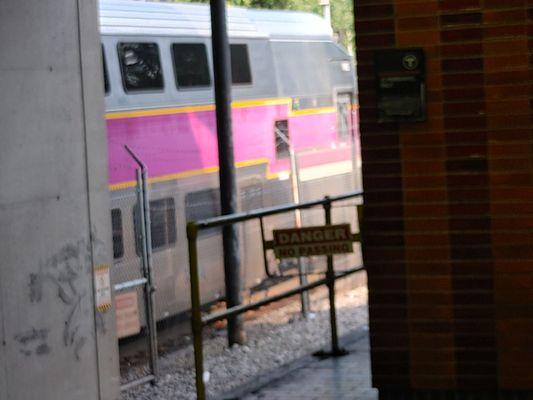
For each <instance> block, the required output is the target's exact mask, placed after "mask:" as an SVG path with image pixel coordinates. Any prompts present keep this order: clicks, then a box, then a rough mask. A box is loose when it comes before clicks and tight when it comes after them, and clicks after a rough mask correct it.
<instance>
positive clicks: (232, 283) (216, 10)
mask: <svg viewBox="0 0 533 400" xmlns="http://www.w3.org/2000/svg"><path fill="white" fill-rule="evenodd" d="M211 40H212V47H213V71H214V75H215V102H216V116H217V136H218V161H219V166H220V171H219V177H220V205H221V211H222V214H223V215H225V214H233V213H235V212H237V186H236V183H235V163H234V159H233V138H232V130H231V69H230V65H231V64H230V51H229V41H228V32H227V28H226V2H225V0H211ZM237 234H238V232H237V226H235V225H231V226H224V228H223V245H224V275H225V283H226V304H227V306H228V307H233V306H236V305H239V304H241V290H240V289H241V284H240V278H241V277H240V259H239V242H238V236H237ZM244 339H245V338H244V330H243V327H242V317H240V316H233V317H229V318H228V344H229V345H230V346H231V345H233V344H235V343H239V344H242V343H243V342H244Z"/></svg>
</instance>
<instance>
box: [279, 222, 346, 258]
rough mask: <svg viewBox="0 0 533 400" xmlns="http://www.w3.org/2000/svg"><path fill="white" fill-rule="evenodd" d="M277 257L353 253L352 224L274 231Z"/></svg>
mask: <svg viewBox="0 0 533 400" xmlns="http://www.w3.org/2000/svg"><path fill="white" fill-rule="evenodd" d="M273 235H274V243H273V249H274V253H275V254H276V257H277V258H293V257H310V256H320V255H331V254H344V253H353V243H352V233H351V229H350V224H340V225H325V226H309V227H305V228H297V229H278V230H274V231H273Z"/></svg>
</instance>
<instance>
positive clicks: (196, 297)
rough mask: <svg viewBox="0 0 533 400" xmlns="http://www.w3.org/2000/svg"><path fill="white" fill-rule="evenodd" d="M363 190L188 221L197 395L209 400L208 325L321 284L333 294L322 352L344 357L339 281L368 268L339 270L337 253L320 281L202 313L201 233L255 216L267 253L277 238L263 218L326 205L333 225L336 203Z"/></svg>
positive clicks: (329, 258) (356, 238)
mask: <svg viewBox="0 0 533 400" xmlns="http://www.w3.org/2000/svg"><path fill="white" fill-rule="evenodd" d="M362 196H363V193H362V192H360V191H356V192H349V193H345V194H342V195H339V196H334V197H328V196H326V197H325V198H323V199H320V200H315V201H309V202H304V203H300V204H287V205H281V206H276V207H269V208H264V209H259V210H254V211H249V212H243V213H237V214H232V215H223V216H219V217H215V218H209V219H205V220H201V221H196V222H189V223H188V224H187V240H188V247H189V269H190V285H191V303H192V307H191V312H192V319H191V323H192V332H193V345H194V361H195V371H196V378H195V379H196V395H197V398H198V400H205V398H206V388H205V382H204V365H203V361H204V360H203V340H202V330H203V327H204V326H205V325H208V324H211V323H213V322H215V321H220V320H223V319H227V318H228V317H231V316H234V315H238V314H242V313H244V312H246V311H250V310H254V309H257V308H259V307H262V306H264V305H267V304H269V303H272V302H276V301H279V300H282V299H285V298H287V297H291V296H294V295H296V294H301V293H303V292H306V291H309V290H311V289H314V288H316V287H318V286H321V285H326V286H327V287H328V297H329V305H330V308H329V313H330V325H331V351H330V352H321V355H323V356H328V355H330V356H340V355H344V354H346V352H345V351H344V350H343V349H342V348H340V347H339V341H338V334H337V316H336V310H335V280H337V279H340V278H343V277H346V276H348V275H351V274H353V273H355V272H358V271H361V270H363V269H364V267H363V266H360V267H356V268H352V269H349V270H345V271H342V272H340V273H335V270H334V264H333V256H332V255H328V256H326V257H327V270H326V272H325V275H326V276H325V277H324V278H322V279H318V280H316V281H313V282H310V283H306V284H303V285H300V286H298V287H296V288H293V289H290V290H288V291H285V292H283V293H280V294H277V295H273V296H270V297H267V298H264V299H261V300H259V301H255V302H252V303H249V304H242V305H238V306H235V307H231V308H227V309H226V310H224V311H219V312H216V313H213V314H210V315H205V316H202V314H201V304H200V282H199V273H198V269H199V268H198V248H197V239H198V232H199V231H201V230H203V229H208V228H213V227H220V226H225V225H231V224H235V223H239V222H244V221H247V220H251V219H259V222H260V226H261V238H262V240H263V253H264V254H266V251H268V250H272V248H273V241H266V240H265V234H264V224H263V218H264V217H267V216H271V215H275V214H280V213H285V212H290V211H295V210H303V209H310V208H314V207H319V206H322V207H323V209H324V216H325V223H326V225H331V223H332V218H331V208H332V206H331V205H332V203H334V202H339V201H343V200H348V199H353V198H358V197H359V198H362ZM356 207H358V217H359V216H360V215H361V209H360V206H359V205H358V206H356ZM360 241H361V236H360V234H359V233H356V234H353V233H352V242H360ZM264 262H265V271H266V272H267V275H268V276H271V273H270V272H269V268H268V265H267V258H266V256H264Z"/></svg>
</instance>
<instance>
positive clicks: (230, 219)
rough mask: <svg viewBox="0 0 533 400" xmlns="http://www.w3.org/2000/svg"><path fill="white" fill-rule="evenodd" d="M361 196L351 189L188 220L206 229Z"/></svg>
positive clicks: (199, 227)
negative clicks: (322, 197)
mask: <svg viewBox="0 0 533 400" xmlns="http://www.w3.org/2000/svg"><path fill="white" fill-rule="evenodd" d="M360 196H363V192H362V191H359V190H358V191H353V192H347V193H344V194H341V195H338V196H331V197H328V199H329V200H326V199H319V200H313V201H306V202H303V203H297V204H294V203H288V204H282V205H279V206H273V207H265V208H261V209H258V210H252V211H246V212H240V213H235V214H230V215H220V216H218V217H212V218H206V219H201V220H198V221H195V222H189V224H194V225H196V226H197V227H198V229H200V230H202V229H207V228H213V227H215V226H224V225H229V224H233V223H236V222H243V221H247V220H249V219H254V218H259V217H267V216H269V215H274V214H281V213H283V212H288V211H294V210H303V209H307V208H312V207H316V206H320V205H324V204H325V203H326V202H328V201H329V202H330V203H334V202H337V201H342V200H348V199H351V198H354V197H360Z"/></svg>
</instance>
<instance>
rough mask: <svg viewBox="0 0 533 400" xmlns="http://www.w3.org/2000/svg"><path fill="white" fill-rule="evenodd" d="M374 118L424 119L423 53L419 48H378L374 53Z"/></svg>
mask: <svg viewBox="0 0 533 400" xmlns="http://www.w3.org/2000/svg"><path fill="white" fill-rule="evenodd" d="M374 61H375V71H376V81H377V97H378V122H416V121H425V119H426V84H425V57H424V51H423V50H422V49H405V50H404V49H401V50H400V49H394V50H383V51H378V52H377V53H376V55H375V60H374Z"/></svg>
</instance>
